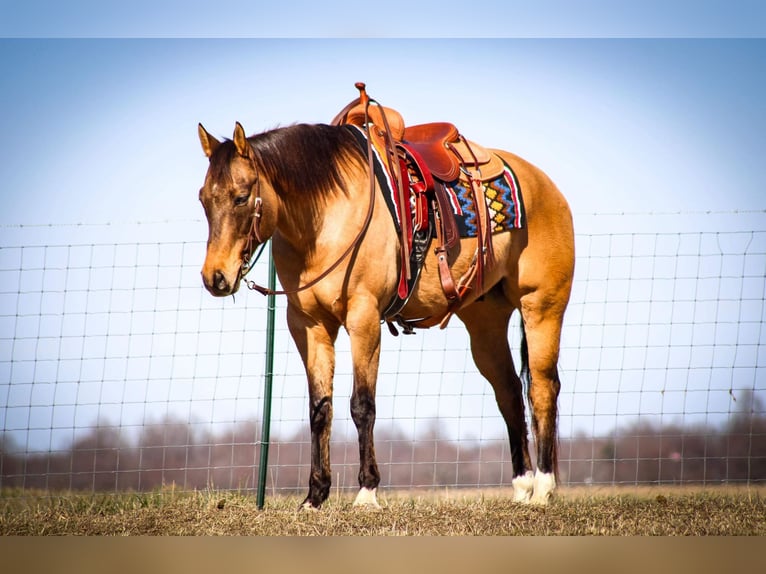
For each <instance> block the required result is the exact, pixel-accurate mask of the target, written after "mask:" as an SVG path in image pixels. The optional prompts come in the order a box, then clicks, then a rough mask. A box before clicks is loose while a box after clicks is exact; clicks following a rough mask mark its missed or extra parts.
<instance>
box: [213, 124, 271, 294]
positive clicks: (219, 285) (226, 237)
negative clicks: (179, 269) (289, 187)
mask: <svg viewBox="0 0 766 574" xmlns="http://www.w3.org/2000/svg"><path fill="white" fill-rule="evenodd" d="M198 131H199V139H200V142H201V144H202V150H203V151H204V152H205V155H206V156H207V157H208V159H209V160H210V165H209V167H208V171H207V175H206V176H205V184H204V185H203V186H202V189H200V192H199V199H200V202H201V203H202V206H203V207H204V209H205V216H206V217H207V222H208V239H207V253H206V256H205V263H204V265H203V267H202V281H203V283H204V284H205V287H206V288H207V290H208V291H210V293H212V294H213V295H215V296H218V297H222V296H225V295H231V294H232V293H235V292H236V291H237V289H239V283H240V279H241V278H242V274H243V270H244V269H245V268H246V265H247V262H248V261H249V259H250V256H251V255H252V252H253V249H254V248H255V246H256V245H257V244H258V243H262V242H263V241H265V240H266V239H268V237H269V236H270V235H271V233H272V232H273V229H274V225H275V222H276V212H275V208H276V206H275V205H274V202H275V200H276V198H275V197H274V193H273V190H272V188H271V186H270V185H269V183H268V182H267V181H265V178H263V177H259V170H258V169H257V167H256V166H257V162H256V158H255V153H254V151H253V148H252V146H251V145H250V142H249V141H248V140H247V138H246V137H245V131H244V130H243V129H242V126H241V125H240V124H239V123H237V124H236V126H235V128H234V138H233V140H225V141H223V142H220V141H218V140H217V139H215V138H214V137H213V136H211V135H210V134H209V133H208V132H207V131H206V130H205V128H204V127H202V124H200V125H199V126H198ZM267 199H271V200H272V201H268V200H267ZM264 200H267V201H264ZM267 203H268V204H269V205H265V204H267Z"/></svg>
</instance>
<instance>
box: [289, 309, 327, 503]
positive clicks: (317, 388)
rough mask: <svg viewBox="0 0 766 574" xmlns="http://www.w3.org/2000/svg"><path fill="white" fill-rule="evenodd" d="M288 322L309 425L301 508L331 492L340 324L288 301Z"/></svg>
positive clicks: (325, 496) (325, 497) (318, 500)
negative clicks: (318, 318) (306, 486)
mask: <svg viewBox="0 0 766 574" xmlns="http://www.w3.org/2000/svg"><path fill="white" fill-rule="evenodd" d="M287 324H288V327H289V329H290V334H291V335H292V337H293V340H294V341H295V344H296V346H297V347H298V352H299V353H300V355H301V358H302V359H303V364H304V366H305V367H306V376H307V378H308V385H309V424H310V427H311V474H310V476H309V493H308V496H306V499H305V500H304V501H303V503H302V505H301V506H302V507H303V508H307V509H318V508H319V507H320V506H321V505H322V503H323V502H324V501H325V500H327V497H328V496H329V495H330V485H331V479H332V473H331V471H330V431H331V426H332V382H333V375H334V372H335V348H334V344H335V338H336V337H337V335H338V328H339V326H338V325H336V324H334V323H332V322H328V323H324V322H318V321H316V320H314V319H312V318H311V317H309V316H308V315H306V314H305V313H304V312H303V311H301V310H300V309H298V308H296V307H294V306H292V305H288V307H287Z"/></svg>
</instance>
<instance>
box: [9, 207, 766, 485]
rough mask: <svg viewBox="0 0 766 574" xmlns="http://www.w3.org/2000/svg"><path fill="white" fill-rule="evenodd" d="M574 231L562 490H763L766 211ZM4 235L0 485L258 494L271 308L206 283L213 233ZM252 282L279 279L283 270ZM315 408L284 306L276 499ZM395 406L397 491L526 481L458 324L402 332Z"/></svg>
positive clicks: (348, 426)
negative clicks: (706, 486)
mask: <svg viewBox="0 0 766 574" xmlns="http://www.w3.org/2000/svg"><path fill="white" fill-rule="evenodd" d="M576 230H577V232H578V234H577V238H576V241H577V245H576V248H577V270H576V277H575V284H574V288H573V293H572V300H571V303H570V306H569V309H568V311H567V316H566V319H565V326H564V332H563V336H562V353H561V359H560V373H561V379H562V392H561V396H560V420H559V424H560V436H561V438H560V442H561V444H560V453H561V454H560V471H561V480H562V482H563V483H565V484H626V483H627V484H639V483H641V484H643V483H650V484H656V483H684V482H695V483H722V482H736V483H754V482H763V481H765V480H766V402H765V401H766V374H765V373H766V369H765V367H766V344H765V343H764V320H765V318H766V307H765V306H764V297H765V296H766V213H764V212H748V213H737V212H731V213H712V214H711V213H680V214H632V215H629V214H622V215H610V216H603V215H601V216H596V215H580V216H577V217H576ZM0 233H2V238H1V239H0V433H2V434H0V487H2V488H14V487H21V488H42V489H84V490H99V491H115V490H127V489H137V490H145V489H151V488H155V487H157V486H160V485H167V484H171V483H173V484H175V485H177V486H178V487H181V488H186V489H193V488H206V487H215V488H226V489H229V488H231V489H244V490H249V489H253V488H254V487H255V485H256V484H255V483H256V477H257V476H258V469H257V466H258V452H259V447H260V446H261V445H260V432H261V430H260V429H261V423H260V419H261V413H262V408H263V365H264V354H265V340H266V331H265V329H266V308H265V307H266V305H265V299H264V298H262V297H261V296H260V295H258V294H256V293H251V292H248V293H244V292H243V293H240V294H237V296H236V298H233V297H229V298H227V299H223V300H220V299H214V298H212V297H210V296H209V295H208V294H207V293H206V292H205V291H204V289H203V288H202V286H201V281H200V278H199V268H200V265H201V262H202V259H203V258H204V248H205V242H204V238H205V236H206V229H205V224H204V223H202V222H197V221H192V222H165V223H140V224H125V225H73V226H72V225H69V226H68V225H58V226H57V225H53V226H6V227H4V228H2V229H1V230H0ZM253 274H254V275H255V276H256V278H260V279H261V282H264V281H265V276H266V265H265V263H259V264H258V265H257V266H256V268H255V269H254V271H253ZM518 321H519V319H518V317H515V318H514V319H512V327H511V329H510V331H509V337H510V338H511V342H512V346H513V347H514V348H515V349H517V348H518V339H519V337H518ZM337 347H338V360H337V365H336V382H335V399H334V403H335V422H334V426H333V439H332V461H333V473H334V476H333V481H334V487H335V488H338V489H355V488H356V486H357V484H356V476H357V473H358V462H357V461H358V455H357V446H356V438H355V437H356V432H355V429H354V427H353V423H352V422H351V419H350V415H349V414H348V408H347V405H348V401H349V398H350V391H351V361H350V351H349V345H348V339H347V337H345V335H343V334H342V335H341V336H340V337H339V341H338V345H337ZM307 409H308V398H307V392H306V383H305V377H304V374H303V367H302V363H301V361H300V358H299V357H298V355H297V352H296V351H295V349H294V346H293V345H292V342H291V341H290V339H289V336H288V334H287V330H286V326H285V322H284V301H283V300H281V299H278V300H277V328H276V332H275V360H274V397H273V404H272V431H271V443H272V446H271V451H270V463H269V472H268V487H269V489H270V492H290V491H294V490H302V489H303V488H304V485H305V484H307V482H308V470H309V460H310V447H309V431H308V424H307V422H306V413H307ZM377 413H378V416H377V425H376V450H377V453H378V462H379V464H380V467H381V474H382V485H381V486H383V487H386V488H420V487H437V486H455V487H477V486H478V487H489V486H501V485H508V484H510V479H511V465H510V455H509V452H508V446H507V441H506V436H505V427H504V424H503V422H502V419H501V417H500V414H499V412H498V410H497V407H496V405H495V402H494V396H493V394H492V390H491V388H490V386H489V384H487V383H486V382H485V381H484V380H483V379H482V378H481V376H480V375H479V374H478V372H477V371H476V369H475V367H474V366H473V363H472V360H471V357H470V351H469V348H468V338H467V334H466V333H465V331H464V329H463V328H462V326H461V325H460V322H459V321H458V320H454V321H453V322H452V323H451V324H450V326H449V327H448V328H447V329H445V330H443V331H440V330H438V329H431V330H428V331H419V332H417V334H416V335H414V336H400V337H398V338H394V337H390V336H389V335H388V334H387V333H386V334H384V339H383V350H382V354H381V369H380V378H379V382H378V407H377Z"/></svg>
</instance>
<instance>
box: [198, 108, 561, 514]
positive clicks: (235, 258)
mask: <svg viewBox="0 0 766 574" xmlns="http://www.w3.org/2000/svg"><path fill="white" fill-rule="evenodd" d="M198 135H199V139H200V143H201V145H202V150H203V152H204V154H205V156H207V158H208V160H209V165H208V169H207V173H206V175H205V180H204V185H203V186H202V188H201V189H200V192H199V199H200V201H201V203H202V206H203V208H204V211H205V215H206V218H207V222H208V240H207V249H206V255H205V261H204V264H203V267H202V272H201V273H202V280H203V283H204V286H205V288H206V289H207V290H208V291H209V292H210V293H211V294H212V295H214V296H217V297H222V296H228V295H232V294H234V293H235V292H237V290H238V289H239V286H240V283H241V282H242V280H243V279H244V275H245V273H247V271H248V270H249V264H248V262H249V260H250V258H251V255H252V254H253V252H254V249H255V248H256V246H258V245H261V244H263V243H264V242H266V241H268V240H269V239H270V240H271V242H272V257H273V261H274V265H275V268H276V272H277V276H278V277H279V281H280V283H281V286H282V288H283V289H284V290H283V291H280V292H279V293H281V294H285V296H286V297H287V311H286V318H287V325H288V329H289V332H290V335H291V337H292V339H293V340H294V342H295V345H296V347H297V349H298V352H299V354H300V357H301V359H302V361H303V364H304V367H305V371H306V376H307V379H308V395H309V405H308V407H309V408H308V411H309V412H308V415H309V426H310V429H311V471H310V476H309V484H308V495H307V496H306V498H305V500H304V501H303V503H302V504H301V507H302V508H306V509H319V508H320V507H321V505H322V503H323V502H324V501H325V500H326V499H327V498H328V496H329V492H330V485H331V476H332V475H331V470H330V449H329V445H330V427H331V423H332V418H333V375H334V366H335V355H334V343H335V340H336V337H337V335H338V333H339V330H340V328H341V327H343V328H344V329H345V330H346V331H347V333H348V336H349V341H350V346H351V355H352V363H353V390H352V395H351V400H350V410H351V417H352V420H353V422H354V424H355V427H356V429H357V432H358V440H359V491H358V492H357V494H356V498H355V500H354V506H363V507H367V508H379V507H380V506H379V503H378V499H377V489H378V486H379V483H380V472H379V470H378V465H377V462H376V456H375V446H374V439H373V428H374V425H375V417H376V405H375V391H376V383H377V376H378V363H379V357H380V348H381V324H382V321H381V317H382V313H383V312H384V309H385V307H386V306H387V305H388V303H389V302H390V301H391V300H392V297H393V296H394V294H395V292H396V290H397V285H398V284H399V280H400V271H401V269H400V265H401V253H400V249H399V247H400V238H399V236H398V235H397V232H396V229H395V225H394V224H393V222H392V217H391V214H390V212H389V211H388V210H387V208H386V206H385V205H384V201H383V197H382V190H381V186H380V184H379V183H377V182H375V183H373V180H372V178H371V173H370V172H371V168H370V165H369V164H368V162H367V161H366V159H367V158H366V154H365V150H364V149H363V148H362V147H360V145H359V143H358V141H357V140H356V139H355V138H354V136H353V134H351V133H350V130H349V129H347V126H343V125H331V124H293V125H289V126H286V127H280V128H276V129H273V130H269V131H265V132H263V133H260V134H257V135H253V136H249V137H248V136H246V134H245V130H244V128H243V127H242V125H241V124H240V123H239V122H236V124H235V127H234V134H233V138H232V139H228V138H224V139H223V140H222V141H219V140H218V139H216V138H215V137H213V136H212V135H211V134H210V133H208V132H207V130H206V129H205V128H204V127H203V126H202V124H199V125H198ZM492 152H493V153H495V154H497V155H498V156H499V157H501V158H502V159H503V161H504V162H506V163H507V164H508V165H509V166H511V167H512V169H513V170H514V172H515V174H516V176H517V178H518V181H519V183H520V185H521V189H522V190H523V193H524V202H525V209H526V225H525V226H524V227H523V228H521V229H513V230H510V231H507V232H504V233H498V234H496V235H493V236H492V239H491V243H492V249H493V264H492V265H491V266H487V267H486V269H485V271H484V280H483V282H482V285H481V286H480V287H479V286H476V287H475V288H474V289H469V290H468V291H467V292H466V293H465V295H464V298H463V300H462V301H461V304H460V305H459V307H457V308H456V309H455V307H454V306H452V304H451V302H450V301H449V300H448V298H447V297H446V296H445V292H444V289H443V288H442V285H441V283H440V276H439V272H438V271H437V269H438V262H437V260H436V257H437V256H436V254H435V253H434V251H433V250H431V249H429V250H428V253H427V254H426V257H425V261H424V263H423V268H422V273H421V275H420V278H419V281H418V283H417V284H416V286H415V287H414V289H413V290H412V293H411V294H410V296H409V299H408V300H407V303H406V306H405V307H404V308H403V310H402V311H401V316H402V317H403V318H404V319H406V320H412V321H414V322H416V321H418V320H419V319H421V318H424V317H437V318H438V317H444V316H446V315H448V314H449V313H450V312H451V310H455V315H456V316H457V317H458V318H459V319H460V320H461V321H462V323H463V324H464V325H465V328H466V329H467V331H468V333H469V335H470V347H471V353H472V356H473V359H474V362H475V364H476V366H477V368H478V370H479V372H480V373H481V374H482V375H483V376H484V377H485V378H486V379H487V380H488V381H489V383H490V385H491V386H492V388H493V390H494V394H495V398H496V401H497V405H498V407H499V410H500V413H501V414H502V417H503V419H504V421H505V424H506V427H507V432H508V439H509V444H510V456H511V461H512V466H513V477H512V479H511V484H512V488H513V494H512V497H513V501H515V502H520V503H532V504H547V503H548V502H549V501H550V500H551V498H552V496H553V493H554V491H555V489H556V486H557V476H558V474H557V472H558V469H557V462H558V457H557V416H558V407H557V398H558V394H559V390H560V386H561V383H560V380H559V375H558V367H557V364H558V358H559V346H560V336H561V329H562V321H563V316H564V312H565V309H566V307H567V304H568V301H569V296H570V291H571V285H572V278H573V273H574V231H573V222H572V215H571V211H570V208H569V205H568V203H567V201H566V200H565V198H564V196H563V195H562V194H561V192H560V191H559V190H558V188H557V187H556V185H555V184H554V183H553V182H552V181H551V179H550V178H549V177H548V176H547V175H546V174H545V173H543V172H542V171H541V170H540V169H538V168H537V167H535V166H534V165H532V164H531V163H529V162H527V161H525V160H524V159H522V158H521V157H518V156H517V155H515V154H512V153H510V152H507V151H502V150H492ZM477 241H478V240H477V239H476V238H465V239H461V240H460V244H459V246H458V248H457V249H456V250H455V252H454V253H452V254H451V255H450V265H451V268H452V270H453V272H454V273H456V274H464V273H466V272H467V270H468V269H469V268H470V266H471V260H472V256H473V255H475V253H476V250H477ZM515 310H519V311H520V314H521V332H522V338H521V360H522V365H521V369H520V371H519V372H517V371H516V368H515V366H514V361H513V358H512V355H511V349H510V344H509V341H508V328H509V321H510V318H511V315H512V313H513V312H514V311H515ZM522 379H524V382H525V384H524V385H523V384H522ZM525 387H526V394H527V400H528V404H529V408H530V411H531V416H530V419H531V423H532V431H533V435H534V438H535V446H536V458H535V465H534V466H533V464H532V459H531V458H530V452H529V451H530V449H529V446H528V429H527V423H526V419H525V404H524V392H525Z"/></svg>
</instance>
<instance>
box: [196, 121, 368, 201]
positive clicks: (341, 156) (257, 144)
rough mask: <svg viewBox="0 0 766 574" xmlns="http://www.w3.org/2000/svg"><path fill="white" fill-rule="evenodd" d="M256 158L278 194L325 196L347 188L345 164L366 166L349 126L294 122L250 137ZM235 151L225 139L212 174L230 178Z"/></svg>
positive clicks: (361, 151) (215, 158)
mask: <svg viewBox="0 0 766 574" xmlns="http://www.w3.org/2000/svg"><path fill="white" fill-rule="evenodd" d="M248 141H249V142H250V145H251V146H252V148H253V152H254V157H255V161H256V163H257V164H258V168H259V170H260V171H262V172H263V175H264V176H265V177H267V178H268V179H269V181H270V182H271V184H272V186H273V187H274V190H275V191H276V192H277V193H278V194H280V195H281V194H289V193H300V194H301V195H305V196H309V197H310V196H322V195H326V194H329V193H331V192H332V191H333V190H337V189H339V188H340V189H341V190H343V191H346V182H345V177H344V174H343V168H344V166H348V164H349V162H351V165H357V166H359V165H363V162H364V159H365V158H364V155H363V150H362V149H361V148H360V147H359V144H358V143H357V141H356V139H355V138H354V137H353V135H352V134H351V133H350V132H349V130H348V128H345V127H338V126H329V125H325V124H295V125H292V126H287V127H283V128H277V129H274V130H270V131H266V132H263V133H261V134H258V135H255V136H252V137H250V138H248ZM235 154H236V150H235V147H234V143H233V142H232V141H231V140H225V141H224V142H223V143H222V145H221V146H220V149H219V150H217V151H216V153H215V154H214V155H213V157H212V158H211V164H210V169H211V175H212V176H213V177H214V178H216V179H219V178H226V179H228V178H230V177H231V173H230V164H231V161H232V159H233V158H234V156H235Z"/></svg>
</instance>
